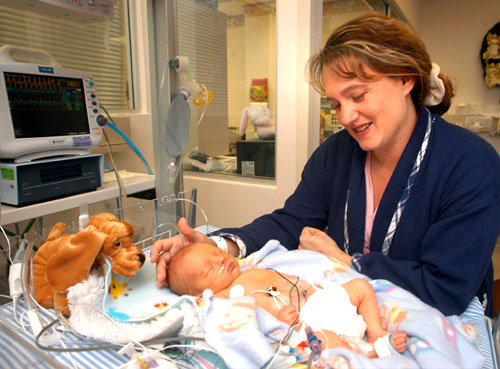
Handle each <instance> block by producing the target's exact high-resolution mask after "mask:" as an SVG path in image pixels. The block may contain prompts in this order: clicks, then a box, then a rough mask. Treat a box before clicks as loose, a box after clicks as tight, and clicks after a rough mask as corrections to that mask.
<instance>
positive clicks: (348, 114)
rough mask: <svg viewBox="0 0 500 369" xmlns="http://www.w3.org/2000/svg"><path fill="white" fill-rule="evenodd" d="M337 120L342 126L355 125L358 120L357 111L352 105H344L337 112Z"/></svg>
mask: <svg viewBox="0 0 500 369" xmlns="http://www.w3.org/2000/svg"><path fill="white" fill-rule="evenodd" d="M336 113H337V118H338V119H339V121H340V123H341V124H342V125H343V126H349V125H351V124H353V123H355V122H356V121H357V120H358V118H359V113H358V110H357V109H355V107H354V106H352V104H344V105H343V106H342V108H341V109H338V110H337V112H336Z"/></svg>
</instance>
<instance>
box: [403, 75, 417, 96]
mask: <svg viewBox="0 0 500 369" xmlns="http://www.w3.org/2000/svg"><path fill="white" fill-rule="evenodd" d="M401 81H402V82H403V90H404V91H405V94H409V93H410V92H411V90H413V87H415V78H413V77H410V76H404V77H402V78H401Z"/></svg>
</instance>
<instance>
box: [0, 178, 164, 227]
mask: <svg viewBox="0 0 500 369" xmlns="http://www.w3.org/2000/svg"><path fill="white" fill-rule="evenodd" d="M122 180H123V183H124V185H125V190H126V192H127V195H130V194H133V193H137V192H141V191H145V190H149V189H152V188H154V187H155V176H154V175H148V174H141V173H127V175H126V176H123V175H122ZM119 194H120V191H119V189H118V185H117V183H116V180H111V181H107V180H106V176H105V178H104V185H103V186H101V187H99V188H98V189H97V190H95V191H91V192H85V193H81V194H77V195H73V196H68V197H63V198H60V199H55V200H51V201H46V202H42V203H38V204H33V205H27V206H22V207H15V206H9V205H6V204H1V215H0V224H1V225H6V224H12V223H17V222H20V221H23V220H26V219H32V218H38V217H43V216H45V215H49V214H53V213H57V212H60V211H64V210H68V209H73V208H77V207H79V206H80V204H85V203H87V204H94V203H97V202H100V201H105V200H109V199H112V198H116V197H118V196H119Z"/></svg>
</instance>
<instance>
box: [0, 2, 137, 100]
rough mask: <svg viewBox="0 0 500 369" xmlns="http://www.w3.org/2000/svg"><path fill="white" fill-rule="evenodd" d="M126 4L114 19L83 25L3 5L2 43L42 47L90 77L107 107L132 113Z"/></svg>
mask: <svg viewBox="0 0 500 369" xmlns="http://www.w3.org/2000/svg"><path fill="white" fill-rule="evenodd" d="M125 2H126V0H118V1H117V2H116V4H115V9H114V19H113V20H112V21H102V22H96V23H79V22H77V21H72V20H71V19H61V18H55V17H51V16H48V15H44V14H38V13H35V12H31V11H24V10H21V9H16V8H9V7H6V6H0V44H11V45H19V46H24V47H34V48H38V49H42V50H44V51H46V52H48V53H49V54H51V55H52V56H53V57H54V58H56V60H57V61H58V62H59V64H61V65H62V66H63V67H65V68H69V69H75V70H79V71H82V72H85V73H87V74H90V75H91V76H92V77H93V78H94V80H95V82H96V88H97V93H98V96H99V102H100V103H101V104H103V105H104V106H105V107H106V108H107V109H130V108H132V106H131V98H130V96H131V93H130V90H131V78H130V67H129V60H130V58H129V46H128V45H129V38H128V17H127V12H126V10H127V7H126V4H125Z"/></svg>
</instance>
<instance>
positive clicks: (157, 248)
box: [151, 218, 215, 287]
mask: <svg viewBox="0 0 500 369" xmlns="http://www.w3.org/2000/svg"><path fill="white" fill-rule="evenodd" d="M178 227H179V232H180V233H181V235H180V236H176V237H172V238H167V239H164V240H158V241H156V242H155V243H154V245H153V247H152V248H151V262H153V263H156V285H157V286H158V287H168V281H167V267H168V264H169V263H170V260H172V257H173V256H174V255H175V254H176V253H177V252H178V251H179V250H180V249H182V248H183V247H186V246H188V245H191V244H193V243H197V242H204V243H210V244H212V245H215V242H214V241H213V240H212V239H210V238H208V237H207V236H205V235H204V234H203V233H201V232H198V231H195V230H194V229H193V228H191V227H190V226H189V225H188V223H187V220H186V219H185V218H180V219H179V223H178Z"/></svg>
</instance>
